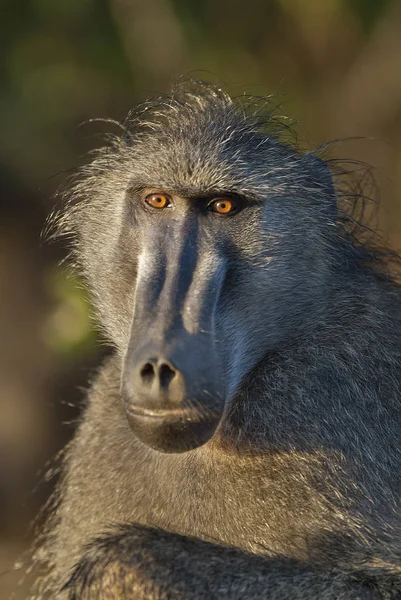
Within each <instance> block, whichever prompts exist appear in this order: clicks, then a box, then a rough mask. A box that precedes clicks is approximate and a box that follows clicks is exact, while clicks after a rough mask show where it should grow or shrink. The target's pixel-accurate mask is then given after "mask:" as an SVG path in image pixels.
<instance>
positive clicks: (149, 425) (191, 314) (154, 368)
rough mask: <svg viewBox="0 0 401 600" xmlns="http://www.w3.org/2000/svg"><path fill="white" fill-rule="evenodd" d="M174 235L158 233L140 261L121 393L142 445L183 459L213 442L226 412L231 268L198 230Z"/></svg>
mask: <svg viewBox="0 0 401 600" xmlns="http://www.w3.org/2000/svg"><path fill="white" fill-rule="evenodd" d="M171 233H172V232H171V226H170V227H169V229H168V230H167V231H166V230H164V231H163V229H158V231H157V232H152V234H151V235H150V241H151V243H147V244H146V245H145V249H144V250H143V252H142V254H141V256H140V257H139V261H138V273H137V281H136V292H135V308H134V316H133V322H132V329H131V340H130V345H129V349H128V351H127V354H126V358H125V364H124V372H123V380H122V391H123V398H124V401H125V407H126V412H127V416H128V420H129V423H130V425H131V427H132V429H133V431H134V433H135V435H136V436H137V437H138V438H139V439H140V440H141V441H142V442H143V443H145V444H147V445H148V446H150V447H152V448H155V449H157V450H160V451H163V452H184V451H187V450H190V449H193V448H196V447H197V446H200V445H201V444H204V443H205V442H206V441H208V440H209V439H210V438H211V437H212V435H213V433H214V431H215V429H216V427H217V425H218V423H219V421H220V418H221V415H222V411H223V407H224V385H223V380H224V377H223V372H222V368H221V365H220V364H219V360H218V358H217V353H216V337H215V311H216V305H217V301H218V298H219V295H220V291H221V288H222V284H223V281H224V275H225V268H224V261H223V260H222V259H221V258H219V257H218V253H216V252H213V251H212V250H213V249H210V247H209V248H205V247H202V244H201V240H200V239H199V235H198V231H197V229H196V223H195V224H194V225H193V226H192V227H191V228H190V229H189V230H188V227H187V228H186V229H185V230H184V231H183V230H179V231H175V235H174V238H173V240H172V238H171ZM148 241H149V238H148Z"/></svg>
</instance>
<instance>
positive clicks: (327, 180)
mask: <svg viewBox="0 0 401 600" xmlns="http://www.w3.org/2000/svg"><path fill="white" fill-rule="evenodd" d="M303 161H304V164H305V166H306V168H307V169H308V174H309V178H310V179H311V181H312V182H313V183H314V184H317V186H318V188H319V190H320V193H321V198H322V199H323V202H324V203H325V206H326V207H327V212H328V216H329V218H330V219H332V220H333V221H336V219H337V217H338V213H337V201H336V192H335V189H334V184H333V179H332V177H331V173H330V171H329V168H328V166H327V165H326V163H325V162H324V160H322V159H321V158H319V157H318V156H316V155H315V154H311V153H310V152H308V153H307V154H305V155H304V156H303Z"/></svg>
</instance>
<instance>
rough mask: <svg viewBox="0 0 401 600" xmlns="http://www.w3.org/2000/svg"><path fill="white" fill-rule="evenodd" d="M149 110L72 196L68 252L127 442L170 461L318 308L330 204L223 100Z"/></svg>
mask: <svg viewBox="0 0 401 600" xmlns="http://www.w3.org/2000/svg"><path fill="white" fill-rule="evenodd" d="M158 110H159V112H157V114H156V116H154V120H153V121H152V120H150V121H149V122H147V124H146V126H144V127H143V128H142V129H141V130H140V132H139V133H138V134H137V135H136V137H135V132H134V133H133V134H132V139H129V140H123V141H121V140H120V142H119V145H118V148H117V149H114V154H113V152H112V151H111V152H110V153H109V155H108V156H106V157H105V156H103V157H102V158H101V159H98V162H97V163H96V161H95V162H94V163H93V165H92V166H91V169H92V173H93V171H95V168H96V169H97V172H96V178H95V177H94V176H92V177H91V172H90V174H89V177H87V178H86V180H85V181H86V183H85V182H84V184H82V183H81V184H79V185H80V187H77V194H79V193H80V194H81V195H82V193H84V194H86V199H87V201H86V203H83V204H82V205H81V208H80V209H79V211H78V212H77V214H78V217H79V218H78V230H79V240H78V251H79V253H80V256H81V262H82V264H83V267H84V270H85V273H86V275H87V277H88V279H89V282H90V284H91V287H92V289H93V290H94V292H95V299H96V301H97V305H98V308H99V311H100V315H101V320H102V322H103V324H104V326H105V327H106V329H107V331H108V333H109V335H110V336H111V337H112V339H113V341H114V342H115V344H116V345H117V347H118V348H119V350H120V353H121V356H122V362H123V369H122V381H121V396H122V399H123V402H124V406H125V409H126V413H127V417H128V420H129V422H130V425H131V427H132V430H133V432H134V434H135V435H136V436H137V437H138V438H139V439H140V440H141V441H142V442H143V443H145V444H147V445H149V446H151V447H153V448H155V449H157V450H160V451H163V452H183V451H187V450H191V449H193V448H196V447H197V446H199V445H201V444H204V443H205V442H207V441H208V440H209V439H210V438H212V436H213V435H214V433H215V431H216V429H217V428H218V426H219V424H221V423H222V420H223V419H224V411H225V409H226V408H227V406H228V405H229V403H230V402H231V400H232V399H233V397H234V396H235V394H236V392H237V391H238V389H239V387H240V384H241V381H242V380H243V379H244V377H246V376H247V374H248V373H249V372H250V371H251V369H252V367H253V366H255V364H256V363H257V362H258V361H259V360H260V359H261V358H262V357H263V356H264V354H265V353H266V352H268V351H269V350H271V349H274V347H275V345H276V344H278V343H279V342H280V340H282V339H283V338H284V337H285V336H288V335H289V334H290V332H294V331H295V330H297V328H299V326H300V325H301V324H302V323H304V322H305V321H307V320H308V316H307V315H308V314H309V313H310V312H311V311H312V307H313V306H314V305H315V304H316V303H317V302H319V301H320V300H319V299H320V298H321V296H322V289H323V287H324V282H325V277H326V269H324V268H323V267H322V264H323V263H324V262H325V260H324V258H322V253H323V252H324V245H323V244H321V243H319V238H320V237H321V234H322V230H323V229H324V228H327V226H328V225H327V224H328V221H329V220H330V218H329V212H330V210H331V209H332V207H331V203H332V199H331V198H328V196H329V194H328V193H327V189H328V186H327V181H325V177H326V175H324V176H323V177H321V174H320V173H319V169H320V168H321V167H320V166H319V168H317V169H316V168H315V163H314V162H313V160H314V159H312V161H311V160H310V157H309V159H308V158H307V157H305V156H304V157H301V156H299V155H297V154H295V153H294V152H293V151H292V150H290V149H288V148H286V147H285V146H283V145H281V144H279V143H278V142H276V141H275V140H273V139H270V138H269V137H268V136H266V135H264V134H262V133H260V131H258V129H257V127H256V125H255V123H253V122H252V123H250V122H247V121H246V120H244V117H243V115H240V114H239V113H238V112H237V111H236V110H235V108H234V107H233V105H232V103H231V101H229V100H227V98H226V97H220V98H216V97H215V96H213V97H212V95H211V96H210V97H208V98H205V97H204V98H201V99H200V100H199V99H198V100H196V101H194V99H193V97H192V96H188V97H187V99H186V100H185V101H183V102H180V103H177V104H174V101H172V100H171V101H170V104H168V106H167V107H166V106H164V108H163V111H164V113H166V114H164V113H163V111H161V112H160V108H159V109H158ZM160 114H162V116H163V118H161V117H160ZM316 164H317V163H316ZM311 165H312V166H311ZM324 172H325V173H326V170H325V169H324ZM95 180H96V185H94V181H95ZM85 186H86V187H85ZM324 236H325V239H326V242H325V245H326V246H327V231H325V232H324ZM321 263H322V264H321ZM305 315H306V316H305Z"/></svg>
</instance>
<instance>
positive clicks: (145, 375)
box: [140, 362, 155, 384]
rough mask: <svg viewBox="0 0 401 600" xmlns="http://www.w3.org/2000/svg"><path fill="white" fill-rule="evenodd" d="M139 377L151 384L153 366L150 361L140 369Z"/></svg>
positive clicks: (153, 376)
mask: <svg viewBox="0 0 401 600" xmlns="http://www.w3.org/2000/svg"><path fill="white" fill-rule="evenodd" d="M140 374H141V378H142V380H143V382H144V383H148V384H151V383H152V381H153V379H154V378H155V368H154V366H153V365H152V363H150V362H147V363H146V364H144V365H143V367H142V368H141V370H140Z"/></svg>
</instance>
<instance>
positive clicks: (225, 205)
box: [210, 198, 237, 215]
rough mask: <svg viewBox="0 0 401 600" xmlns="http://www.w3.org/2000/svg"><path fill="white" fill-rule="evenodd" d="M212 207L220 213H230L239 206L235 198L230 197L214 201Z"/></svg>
mask: <svg viewBox="0 0 401 600" xmlns="http://www.w3.org/2000/svg"><path fill="white" fill-rule="evenodd" d="M210 208H211V210H212V211H213V212H215V213H218V214H219V215H228V214H229V213H231V212H234V210H235V209H236V208H237V206H236V204H235V202H234V200H231V199H230V198H219V199H218V200H215V201H214V202H212V204H211V205H210Z"/></svg>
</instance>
